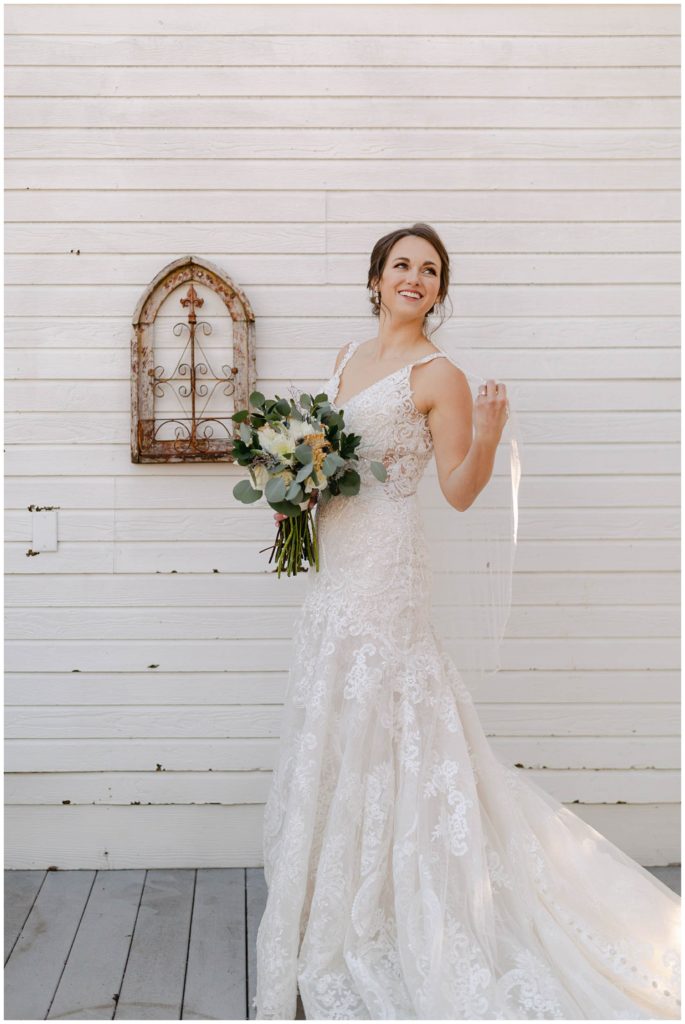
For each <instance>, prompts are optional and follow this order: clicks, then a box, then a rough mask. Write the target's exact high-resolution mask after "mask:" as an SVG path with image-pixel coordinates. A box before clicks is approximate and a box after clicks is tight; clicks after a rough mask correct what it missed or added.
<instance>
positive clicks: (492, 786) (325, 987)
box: [254, 224, 681, 1020]
mask: <svg viewBox="0 0 685 1024" xmlns="http://www.w3.org/2000/svg"><path fill="white" fill-rule="evenodd" d="M448 283H449V259H448V255H447V252H446V251H445V247H444V245H443V244H442V242H441V240H440V238H439V237H438V236H437V234H436V233H435V232H434V231H433V229H432V228H431V227H430V226H428V225H425V224H415V225H413V226H412V227H411V228H405V229H400V230H398V231H395V232H392V233H391V234H389V235H386V236H384V237H383V238H381V239H380V240H379V241H378V243H377V244H376V246H375V248H374V250H373V253H372V257H371V267H370V271H369V286H370V287H371V288H372V289H374V291H375V294H376V300H375V311H376V313H377V314H378V315H379V328H378V337H377V338H375V339H373V340H370V341H366V342H361V343H360V342H352V343H350V344H348V345H346V346H344V348H343V349H342V350H341V351H340V353H339V354H338V358H337V360H336V365H335V367H334V372H333V376H332V377H331V378H330V379H329V380H328V381H327V382H326V383H325V384H324V385H323V390H325V391H326V392H327V394H328V396H329V398H330V400H331V403H332V404H333V406H334V407H335V408H336V409H342V410H344V414H345V424H346V426H345V429H346V431H347V432H354V433H357V434H359V435H361V437H362V444H361V445H360V447H359V449H358V451H359V454H360V455H364V456H366V457H367V458H368V459H376V460H380V461H383V462H384V464H385V465H386V468H387V470H388V475H387V479H386V480H385V481H384V482H380V481H378V480H377V479H376V478H375V477H374V475H373V474H372V473H371V472H369V471H368V466H367V465H366V463H365V462H364V460H363V459H362V460H361V465H360V468H359V473H360V476H361V479H362V483H361V488H360V492H359V494H358V495H356V496H355V497H353V498H347V497H344V496H332V495H330V494H329V495H326V492H323V493H322V496H321V499H320V500H319V501H318V503H317V510H316V521H317V528H318V537H319V550H320V570H319V572H318V573H317V572H315V571H313V570H312V571H311V572H310V575H309V577H308V580H307V583H308V589H307V592H306V597H305V600H304V604H303V607H302V610H301V612H300V614H299V616H298V619H297V622H296V627H295V635H294V639H293V658H292V662H291V665H290V674H289V682H288V688H287V693H286V700H285V707H284V715H283V722H282V730H281V739H280V747H279V753H278V758H277V763H276V765H275V768H274V772H273V779H272V785H271V789H270V791H269V795H268V799H267V804H266V808H265V814H264V834H263V842H264V874H265V878H266V882H267V886H268V898H267V903H266V908H265V911H264V915H263V917H262V920H261V923H260V926H259V930H258V934H257V940H256V952H257V988H256V993H257V994H256V997H255V1000H254V1006H255V1011H256V1012H255V1016H256V1018H257V1019H272V1020H273V1019H279V1020H284V1019H285V1020H292V1019H294V1018H295V1013H296V1003H297V992H298V988H299V992H300V995H301V999H302V1005H303V1007H304V1012H305V1014H306V1017H307V1018H308V1019H324V1020H328V1019H337V1020H369V1019H371V1020H389V1019H400V1020H410V1019H411V1020H429V1019H450V1020H467V1019H471V1020H473V1019H476V1020H486V1019H487V1020H514V1019H530V1020H547V1019H550V1020H552V1019H564V1020H579V1019H582V1020H587V1019H599V1020H652V1019H673V1020H676V1019H680V1017H681V1013H680V988H679V963H680V956H679V949H680V930H679V921H680V898H679V897H678V896H677V895H676V894H675V893H673V892H672V891H671V890H670V889H669V888H668V887H667V886H666V885H664V884H663V883H662V882H661V881H659V880H658V879H657V878H655V877H654V876H653V875H651V874H650V872H648V871H647V870H646V869H645V868H643V867H642V866H641V865H640V864H638V863H637V862H636V861H634V860H632V859H631V858H630V857H628V856H627V855H626V854H625V853H623V852H622V851H621V850H620V849H618V848H617V847H616V846H614V845H613V844H612V843H611V842H609V840H608V839H606V838H605V837H604V836H602V835H601V834H600V833H599V832H597V831H596V830H595V829H593V828H592V827H591V826H590V825H588V824H586V823H585V822H584V821H583V820H582V819H581V818H580V817H578V816H577V815H575V814H573V813H572V812H571V811H570V810H569V809H568V808H565V807H564V806H563V805H562V804H560V803H559V802H558V801H557V800H556V799H553V798H552V797H551V795H549V794H548V793H547V792H546V791H544V790H543V789H542V788H540V787H539V786H537V785H536V784H534V783H533V782H532V781H529V780H528V779H527V778H525V777H524V773H523V772H521V771H519V770H517V769H514V768H510V767H509V766H507V765H505V764H504V763H502V762H501V761H499V760H498V758H497V757H496V756H495V754H494V753H493V750H492V748H491V747H490V744H489V742H488V741H487V739H486V736H485V733H484V731H483V728H482V726H481V724H480V721H479V719H478V716H477V714H476V711H475V707H474V703H473V700H472V697H471V694H470V691H469V689H468V688H467V686H466V685H465V683H464V680H463V678H462V675H461V674H460V672H459V670H458V667H457V666H456V665H455V663H454V661H453V660H452V658H451V657H450V656H449V655H448V654H447V653H446V651H445V649H444V648H443V646H442V643H441V641H440V640H439V638H438V636H437V633H436V631H435V628H434V626H433V623H432V622H431V618H430V614H429V607H428V604H429V602H428V594H429V589H428V587H429V584H428V570H427V568H426V566H427V548H426V542H425V537H424V534H423V525H422V521H421V518H420V515H419V508H418V503H417V500H416V490H417V486H418V484H419V481H420V479H421V477H422V474H423V472H424V469H425V467H426V465H427V463H428V461H429V460H430V458H431V456H432V455H434V456H435V462H436V468H437V473H438V477H439V480H440V487H441V489H442V491H443V494H444V495H445V497H446V499H447V501H448V502H449V505H451V506H452V507H453V508H454V509H455V512H454V514H455V515H462V514H464V513H466V514H467V515H468V512H466V510H467V509H468V507H469V506H470V505H471V504H472V503H473V501H474V500H475V498H476V496H477V495H478V493H479V492H480V491H481V490H483V488H485V487H486V486H487V483H488V480H489V479H490V476H491V473H492V468H493V462H494V455H495V450H496V448H497V445H498V442H499V440H500V437H501V434H502V431H503V429H504V425H505V421H506V419H507V415H508V407H507V401H506V386H505V385H503V384H501V383H500V384H499V385H498V384H497V383H496V382H495V381H494V380H488V381H487V384H486V385H484V387H482V388H481V389H480V392H481V394H480V395H479V397H478V399H477V401H476V402H475V403H473V401H472V396H471V393H470V389H469V387H468V383H467V381H466V378H465V377H464V375H463V374H462V373H461V371H460V370H459V368H458V367H457V366H456V365H455V364H453V363H452V362H451V361H450V360H449V359H448V358H445V353H443V352H442V351H441V350H440V349H439V348H438V347H436V346H434V345H432V343H431V342H430V341H429V340H428V339H427V338H426V336H425V334H424V329H425V317H426V315H427V314H428V313H429V312H431V311H432V309H433V307H434V305H435V304H437V303H440V302H441V301H442V300H443V298H444V297H445V296H446V295H447V288H448ZM408 292H413V293H414V294H415V295H416V296H417V297H415V298H412V297H411V296H410V295H409V294H406V293H408ZM454 467H457V468H456V469H455V468H454Z"/></svg>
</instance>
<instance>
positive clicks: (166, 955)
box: [113, 868, 195, 1020]
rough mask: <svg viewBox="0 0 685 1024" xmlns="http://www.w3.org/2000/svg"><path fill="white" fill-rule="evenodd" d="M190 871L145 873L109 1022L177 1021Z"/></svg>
mask: <svg viewBox="0 0 685 1024" xmlns="http://www.w3.org/2000/svg"><path fill="white" fill-rule="evenodd" d="M194 890H195V870H194V869H193V868H177V869H173V868H155V869H152V870H149V871H148V872H147V875H146V878H145V885H144V886H143V893H142V897H141V901H140V907H139V910H138V917H137V919H136V924H135V928H134V932H133V938H132V942H131V951H130V954H129V958H128V963H127V964H126V973H125V974H124V979H123V982H122V985H121V992H120V994H119V1001H118V1003H117V1008H116V1011H115V1013H114V1017H113V1019H114V1020H180V1018H181V1006H182V1004H183V985H184V980H185V971H186V959H187V954H188V940H189V937H190V922H191V917H192V908H193V894H194Z"/></svg>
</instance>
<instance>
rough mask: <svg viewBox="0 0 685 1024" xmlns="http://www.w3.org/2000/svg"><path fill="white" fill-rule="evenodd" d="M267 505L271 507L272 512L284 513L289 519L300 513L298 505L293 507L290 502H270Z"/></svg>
mask: <svg viewBox="0 0 685 1024" xmlns="http://www.w3.org/2000/svg"><path fill="white" fill-rule="evenodd" d="M269 505H271V508H272V509H273V510H274V512H284V513H285V514H286V515H287V516H288V517H290V518H292V516H299V515H300V513H301V512H302V509H301V508H300V507H299V505H294V504H293V503H292V502H290V501H270V502H269Z"/></svg>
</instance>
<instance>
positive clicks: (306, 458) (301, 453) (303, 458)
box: [294, 444, 314, 466]
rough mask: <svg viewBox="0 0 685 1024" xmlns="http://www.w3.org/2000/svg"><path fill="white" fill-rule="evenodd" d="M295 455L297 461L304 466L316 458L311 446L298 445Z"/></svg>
mask: <svg viewBox="0 0 685 1024" xmlns="http://www.w3.org/2000/svg"><path fill="white" fill-rule="evenodd" d="M294 455H295V458H296V459H297V461H298V462H301V463H302V465H303V466H304V465H307V463H311V461H312V459H313V458H314V454H313V452H312V448H311V445H308V444H298V446H297V448H296V449H295V452H294Z"/></svg>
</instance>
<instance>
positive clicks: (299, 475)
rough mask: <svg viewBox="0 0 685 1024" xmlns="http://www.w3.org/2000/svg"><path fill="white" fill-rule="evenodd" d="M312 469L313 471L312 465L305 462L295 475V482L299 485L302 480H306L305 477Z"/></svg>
mask: <svg viewBox="0 0 685 1024" xmlns="http://www.w3.org/2000/svg"><path fill="white" fill-rule="evenodd" d="M305 447H306V446H305ZM313 469H314V463H313V462H307V463H306V464H305V465H304V466H302V468H301V469H299V470H298V471H297V473H296V474H295V481H296V482H297V483H298V484H299V483H301V482H302V480H306V479H307V477H308V476H309V475H310V473H311V472H312V471H313Z"/></svg>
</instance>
